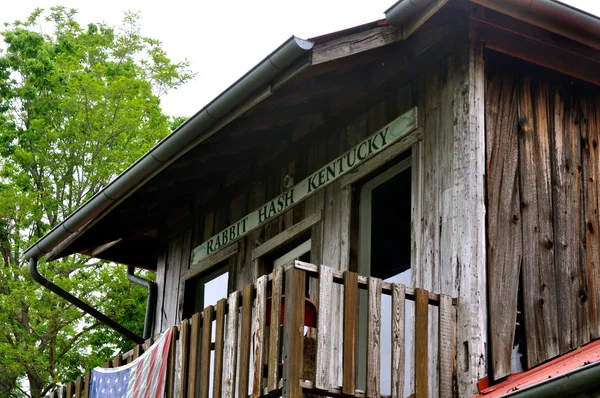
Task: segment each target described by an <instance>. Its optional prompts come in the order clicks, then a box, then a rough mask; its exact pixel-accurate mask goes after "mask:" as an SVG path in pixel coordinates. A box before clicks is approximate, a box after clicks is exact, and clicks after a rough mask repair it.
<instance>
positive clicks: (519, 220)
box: [485, 53, 600, 379]
mask: <svg viewBox="0 0 600 398" xmlns="http://www.w3.org/2000/svg"><path fill="white" fill-rule="evenodd" d="M488 55H489V59H488V60H487V63H486V93H485V98H486V140H487V200H488V218H487V228H488V267H489V292H490V293H489V308H490V331H491V334H490V337H491V342H490V344H491V361H492V362H491V363H492V371H493V373H492V375H493V377H494V378H496V379H497V378H500V377H503V376H506V375H507V374H509V373H511V352H512V350H513V343H514V341H515V325H516V318H517V310H518V308H517V303H518V291H519V286H520V289H521V291H522V302H523V304H522V309H519V310H522V312H523V317H524V320H525V325H524V336H525V337H524V340H525V341H524V343H525V347H526V350H525V353H526V365H527V367H531V366H535V365H537V364H539V363H541V362H544V361H546V360H548V359H550V358H552V357H555V356H557V355H559V354H562V353H565V352H567V351H570V350H572V349H575V348H577V347H579V346H581V345H582V344H585V343H587V342H589V341H590V340H591V339H594V338H597V337H598V327H599V325H598V294H597V288H598V282H597V281H598V275H599V272H600V257H599V256H600V253H599V249H598V245H599V243H598V242H599V241H598V238H599V237H598V231H599V214H598V199H599V198H598V172H599V171H600V170H599V167H600V164H599V163H598V154H597V151H598V148H597V147H598V135H599V134H600V131H599V128H598V122H599V118H600V89H599V88H597V87H596V88H594V87H593V86H589V85H587V86H585V85H583V84H581V83H579V82H576V81H573V80H572V79H569V78H567V77H564V76H559V75H558V74H553V73H550V72H549V71H546V70H543V69H541V68H537V67H533V66H531V65H527V64H525V63H522V62H518V63H517V62H516V61H512V60H510V59H508V58H506V57H500V56H498V55H497V54H493V53H490V54H488Z"/></svg>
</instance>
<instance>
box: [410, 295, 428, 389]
mask: <svg viewBox="0 0 600 398" xmlns="http://www.w3.org/2000/svg"><path fill="white" fill-rule="evenodd" d="M416 293H417V299H416V300H415V362H414V363H415V365H414V366H415V396H417V397H427V396H429V393H428V391H429V384H428V382H429V369H428V368H429V366H428V365H429V364H428V358H429V355H428V348H429V338H428V328H429V308H428V303H427V301H428V300H427V296H428V292H427V290H424V289H420V288H417V289H416Z"/></svg>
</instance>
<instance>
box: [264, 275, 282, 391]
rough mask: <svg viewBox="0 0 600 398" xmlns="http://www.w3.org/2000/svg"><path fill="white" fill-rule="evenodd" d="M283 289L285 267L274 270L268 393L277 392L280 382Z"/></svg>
mask: <svg viewBox="0 0 600 398" xmlns="http://www.w3.org/2000/svg"><path fill="white" fill-rule="evenodd" d="M282 289H283V267H277V268H275V269H274V270H273V282H272V289H271V323H270V325H269V370H268V372H269V373H268V379H267V387H268V391H269V392H271V391H275V390H277V388H278V384H279V383H278V382H279V345H280V344H279V342H280V336H279V331H280V328H279V325H280V324H281V293H282Z"/></svg>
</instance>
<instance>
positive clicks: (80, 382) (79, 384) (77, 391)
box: [75, 376, 83, 398]
mask: <svg viewBox="0 0 600 398" xmlns="http://www.w3.org/2000/svg"><path fill="white" fill-rule="evenodd" d="M82 392H83V378H82V377H81V376H79V377H77V379H75V397H77V398H81V393H82Z"/></svg>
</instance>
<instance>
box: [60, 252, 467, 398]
mask: <svg viewBox="0 0 600 398" xmlns="http://www.w3.org/2000/svg"><path fill="white" fill-rule="evenodd" d="M307 287H310V290H311V291H315V292H316V300H315V301H316V302H318V305H317V306H316V308H317V309H318V310H316V311H315V306H313V305H312V304H311V301H309V300H308V299H307V294H306V293H307ZM361 290H364V291H365V296H366V297H365V296H363V298H360V296H361V295H362V294H359V291H361ZM382 301H385V302H386V303H389V305H384V306H382ZM407 303H409V305H410V307H411V311H407ZM455 307H456V300H455V299H452V298H451V297H449V296H446V295H437V294H433V293H430V292H428V291H426V290H423V289H418V288H417V289H411V288H407V287H405V286H404V285H401V284H396V283H388V282H385V281H382V280H381V279H378V278H374V277H363V276H359V275H358V274H356V273H354V272H349V271H345V272H342V271H338V270H335V269H332V268H330V267H326V266H316V265H313V264H308V263H304V262H300V261H294V262H291V263H289V264H287V265H285V266H282V267H278V268H276V269H275V270H274V271H273V272H272V273H271V274H269V275H265V276H262V277H260V278H258V279H257V280H256V282H255V283H253V284H249V285H247V286H246V287H244V288H243V289H242V290H241V291H236V292H233V293H231V294H230V295H229V297H228V298H227V299H225V298H223V299H221V300H220V301H218V303H217V304H216V306H208V307H206V308H205V309H204V310H203V311H202V312H199V313H196V314H194V315H193V316H192V317H191V319H185V320H183V321H182V322H181V323H180V324H179V325H177V326H175V333H173V337H172V341H171V346H170V352H169V356H168V358H167V361H168V370H167V383H166V397H201V398H208V397H209V396H210V397H217V396H218V397H224V398H230V397H242V396H251V397H252V398H258V397H275V396H284V397H301V396H303V394H313V395H323V396H331V397H336V396H353V397H387V396H391V397H402V396H405V391H406V390H405V384H406V383H409V384H410V385H411V386H412V389H411V391H414V394H415V396H416V397H428V396H439V397H453V396H455V395H456V394H455V386H454V380H455V369H456V366H455V349H456V347H455V341H456V339H455V327H456V326H455V325H456V308H455ZM359 308H361V309H360V310H359ZM384 308H387V310H384ZM232 309H235V311H232ZM305 316H306V319H305ZM313 318H314V319H313ZM384 318H387V319H389V322H386V323H389V324H390V327H391V331H386V333H388V332H389V334H386V335H388V336H390V339H389V340H390V341H382V319H384ZM433 318H436V322H433ZM315 322H316V325H315ZM277 324H280V325H282V327H271V326H270V325H277ZM305 325H309V326H305ZM360 325H363V326H362V327H361V326H360ZM311 326H316V328H313V327H311ZM432 334H436V336H432ZM361 336H363V337H361ZM361 340H362V341H363V343H362V344H361V343H360V341H361ZM406 341H410V344H408V345H407V344H406ZM431 341H437V342H439V343H438V344H436V345H437V346H433V347H432V346H431V344H430V342H431ZM305 343H306V344H305ZM151 344H152V341H147V342H146V343H145V344H142V345H138V346H136V347H135V348H134V349H133V350H132V351H130V352H128V353H126V354H123V355H121V354H120V355H117V356H116V357H115V358H114V359H113V360H111V361H108V362H107V363H106V364H105V367H116V366H120V365H122V364H125V363H129V362H131V361H132V360H134V359H135V358H137V357H138V356H140V355H141V354H142V353H143V352H144V350H145V349H147V348H148V347H149V346H150V345H151ZM382 347H383V349H382ZM388 349H389V351H390V352H391V360H389V358H387V359H388V360H387V361H382V352H384V355H385V356H386V357H388V355H387V354H388V353H387V351H388ZM361 353H362V354H361ZM432 355H434V356H437V358H438V363H439V366H438V368H437V369H431V368H430V366H429V361H430V358H431V357H432ZM336 362H337V363H336ZM340 362H341V363H340ZM384 362H385V363H384ZM408 364H410V365H408ZM406 366H410V367H411V370H410V371H406V369H405V367H406ZM386 368H387V369H386ZM432 372H437V380H438V383H437V385H435V386H432V385H430V376H431V373H432ZM405 374H408V375H409V376H408V377H407V376H405ZM382 375H389V380H386V382H385V383H389V385H388V386H387V387H386V388H385V390H388V389H389V391H382V390H383V389H382V388H381V386H382V384H385V383H382V380H381V378H382ZM89 378H90V376H89V374H87V375H86V376H85V377H80V378H78V379H77V380H75V381H73V382H71V383H68V384H67V385H66V386H64V387H62V388H61V389H59V390H56V391H53V392H52V393H51V394H50V396H51V397H67V398H71V397H81V396H84V397H86V398H87V397H88V396H89ZM386 378H387V376H386ZM357 380H358V382H357ZM388 394H390V395H388Z"/></svg>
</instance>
